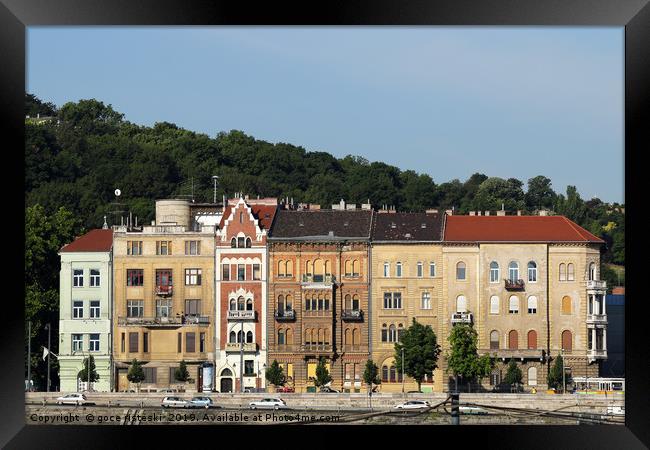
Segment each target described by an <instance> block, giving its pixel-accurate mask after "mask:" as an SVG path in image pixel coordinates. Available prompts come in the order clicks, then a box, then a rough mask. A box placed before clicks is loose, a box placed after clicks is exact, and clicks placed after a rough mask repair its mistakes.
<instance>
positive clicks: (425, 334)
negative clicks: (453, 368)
mask: <svg viewBox="0 0 650 450" xmlns="http://www.w3.org/2000/svg"><path fill="white" fill-rule="evenodd" d="M402 349H404V360H403V361H402ZM439 355H440V346H439V345H438V341H437V337H436V333H435V332H434V331H433V328H431V325H422V324H421V323H419V322H417V321H416V320H415V319H413V322H412V323H411V326H410V327H408V328H407V329H406V330H404V332H403V334H402V336H401V338H400V339H399V342H397V343H396V344H395V368H396V369H397V370H398V371H400V372H401V371H402V365H403V366H404V373H405V374H406V375H408V376H409V377H411V378H413V379H414V380H415V381H416V382H417V384H418V391H419V390H420V387H421V385H422V380H423V379H424V376H425V375H426V376H427V377H429V378H432V377H433V371H434V370H435V369H436V368H437V367H438V356H439Z"/></svg>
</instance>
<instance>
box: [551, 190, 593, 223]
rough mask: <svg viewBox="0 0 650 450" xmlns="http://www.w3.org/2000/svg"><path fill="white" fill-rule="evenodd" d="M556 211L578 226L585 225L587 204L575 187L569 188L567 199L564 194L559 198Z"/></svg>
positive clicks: (556, 201)
mask: <svg viewBox="0 0 650 450" xmlns="http://www.w3.org/2000/svg"><path fill="white" fill-rule="evenodd" d="M554 209H555V212H556V213H557V214H560V215H562V216H566V217H567V218H569V219H571V220H573V221H574V222H575V223H577V224H578V225H582V224H583V223H584V219H585V218H586V215H587V207H586V206H585V202H584V201H583V200H582V198H580V194H578V190H577V189H576V187H575V186H567V188H566V197H565V196H564V195H562V194H560V195H558V196H557V198H556V200H555V208H554Z"/></svg>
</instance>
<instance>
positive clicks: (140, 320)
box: [117, 315, 210, 327]
mask: <svg viewBox="0 0 650 450" xmlns="http://www.w3.org/2000/svg"><path fill="white" fill-rule="evenodd" d="M117 324H118V325H121V326H144V327H179V326H181V325H210V316H198V315H188V316H174V317H118V318H117Z"/></svg>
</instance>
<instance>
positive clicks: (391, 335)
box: [388, 324, 397, 342]
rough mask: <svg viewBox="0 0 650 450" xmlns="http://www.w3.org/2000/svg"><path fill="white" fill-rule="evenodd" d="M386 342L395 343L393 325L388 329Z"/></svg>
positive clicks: (395, 328) (395, 332)
mask: <svg viewBox="0 0 650 450" xmlns="http://www.w3.org/2000/svg"><path fill="white" fill-rule="evenodd" d="M388 342H397V327H395V325H393V324H391V326H389V327H388Z"/></svg>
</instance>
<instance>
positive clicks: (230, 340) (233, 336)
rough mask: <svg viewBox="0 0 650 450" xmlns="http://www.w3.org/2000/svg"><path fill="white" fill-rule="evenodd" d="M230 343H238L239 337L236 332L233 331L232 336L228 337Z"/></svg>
mask: <svg viewBox="0 0 650 450" xmlns="http://www.w3.org/2000/svg"><path fill="white" fill-rule="evenodd" d="M228 342H230V343H231V344H234V343H236V342H237V335H236V334H235V332H234V331H231V332H230V335H228Z"/></svg>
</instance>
